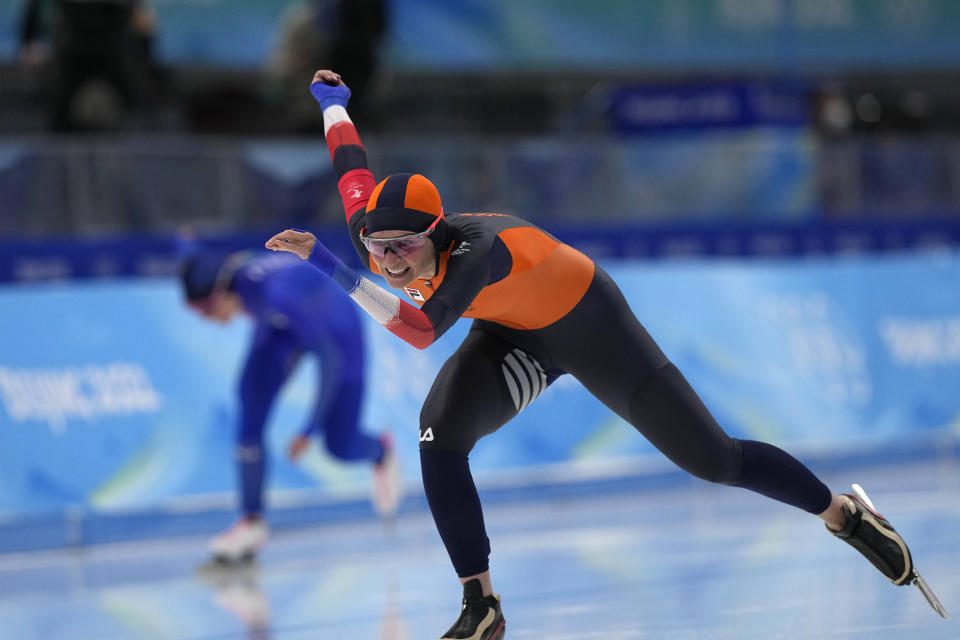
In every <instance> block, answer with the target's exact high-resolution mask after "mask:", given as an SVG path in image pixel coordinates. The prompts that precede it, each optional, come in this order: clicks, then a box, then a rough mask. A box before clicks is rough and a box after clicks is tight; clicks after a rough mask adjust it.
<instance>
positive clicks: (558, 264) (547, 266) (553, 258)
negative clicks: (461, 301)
mask: <svg viewBox="0 0 960 640" xmlns="http://www.w3.org/2000/svg"><path fill="white" fill-rule="evenodd" d="M499 236H500V239H501V240H503V242H504V244H506V245H507V248H508V249H509V250H510V254H511V255H512V257H513V268H512V269H511V271H510V275H508V276H507V277H506V278H504V279H503V280H501V281H499V282H496V283H494V284H492V285H490V286H488V287H486V288H485V289H484V290H483V291H481V292H480V295H478V296H477V298H476V299H475V300H474V303H473V304H472V305H471V308H470V309H469V310H468V313H466V314H464V315H466V316H467V317H471V318H482V319H484V320H490V321H492V322H498V323H500V324H503V325H506V326H508V327H513V328H516V329H541V328H543V327H545V326H547V325H549V324H552V323H554V322H556V321H557V320H559V319H560V318H562V317H563V316H565V315H566V314H567V313H569V312H570V311H571V310H572V309H573V308H574V307H575V306H576V305H577V303H578V302H580V300H581V298H583V295H584V294H585V293H586V292H587V289H588V288H589V287H590V283H591V282H592V281H593V274H594V269H595V267H594V264H593V261H592V260H591V259H590V258H588V257H587V256H585V255H584V254H582V253H580V252H579V251H577V250H576V249H574V248H573V247H571V246H569V245H566V244H563V243H560V242H558V241H556V240H554V239H553V238H551V237H550V236H549V235H547V234H546V233H544V232H543V231H541V230H539V229H537V228H534V227H514V228H511V229H505V230H504V231H501V232H500V234H499Z"/></svg>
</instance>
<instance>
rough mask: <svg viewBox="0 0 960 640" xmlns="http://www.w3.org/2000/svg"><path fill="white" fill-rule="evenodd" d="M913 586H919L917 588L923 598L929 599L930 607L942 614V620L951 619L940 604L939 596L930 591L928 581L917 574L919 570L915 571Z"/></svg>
mask: <svg viewBox="0 0 960 640" xmlns="http://www.w3.org/2000/svg"><path fill="white" fill-rule="evenodd" d="M911 582H912V583H913V584H915V585H917V588H918V589H920V593H922V594H923V597H924V598H926V599H927V602H929V603H930V606H931V607H933V610H934V611H936V612H937V613H939V614H940V617H941V618H949V617H950V614H949V613H947V610H946V609H944V608H943V605H942V604H940V601H939V600H937V596H936V595H934V593H933V591H932V590H931V589H930V585H928V584H927V581H926V580H924V579H923V577H922V576H921V575H920V574H919V573H917V570H916V569H914V570H913V580H912V581H911Z"/></svg>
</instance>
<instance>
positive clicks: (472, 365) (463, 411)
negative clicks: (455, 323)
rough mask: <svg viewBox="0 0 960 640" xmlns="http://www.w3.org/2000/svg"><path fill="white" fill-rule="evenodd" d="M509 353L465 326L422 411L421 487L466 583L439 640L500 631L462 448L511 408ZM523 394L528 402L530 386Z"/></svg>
mask: <svg viewBox="0 0 960 640" xmlns="http://www.w3.org/2000/svg"><path fill="white" fill-rule="evenodd" d="M512 351H513V347H512V345H509V344H507V343H505V342H504V341H503V340H501V339H499V338H496V337H494V336H491V335H488V334H486V333H484V332H482V331H471V332H470V334H469V335H468V337H467V339H466V340H465V341H464V343H463V344H462V345H461V346H460V348H459V349H457V351H456V352H455V353H454V354H453V355H452V356H451V357H450V358H449V359H448V360H447V362H446V363H445V364H444V366H443V368H442V369H441V370H440V373H439V374H438V375H437V379H436V380H435V381H434V384H433V387H432V388H431V390H430V393H429V394H428V396H427V399H426V401H425V402H424V405H423V410H422V411H421V415H420V465H421V472H422V475H423V487H424V491H425V493H426V496H427V502H428V503H429V505H430V511H431V513H432V514H433V518H434V522H435V523H436V525H437V531H438V532H439V534H440V538H441V539H442V540H443V544H444V546H445V547H446V549H447V553H448V554H449V556H450V560H451V562H452V563H453V567H454V569H455V570H456V572H457V576H458V577H459V578H460V581H461V583H462V584H463V585H464V593H463V598H464V606H463V607H462V609H461V613H460V617H459V619H458V620H457V621H456V622H455V623H454V625H453V626H452V627H451V628H450V629H449V630H448V631H447V633H446V634H444V636H443V638H444V639H450V640H453V639H456V638H478V639H482V640H493V639H495V638H499V637H501V636H502V634H503V628H504V622H503V614H502V613H501V611H500V602H499V597H498V596H496V595H495V594H493V585H492V582H491V578H490V572H489V555H490V542H489V540H488V538H487V534H486V529H485V526H484V521H483V510H482V507H481V504H480V497H479V495H478V494H477V489H476V486H475V485H474V482H473V477H472V475H471V473H470V464H469V460H468V453H469V451H470V450H471V449H472V448H473V445H474V444H475V443H476V441H477V440H478V439H479V438H480V437H482V436H484V435H486V434H488V433H491V432H493V431H495V430H496V429H498V428H499V427H500V426H502V425H503V424H504V423H506V422H507V421H508V420H509V419H510V418H512V417H513V416H515V415H516V414H517V406H516V405H515V404H514V401H513V400H512V396H511V393H510V390H509V389H508V387H507V383H506V381H505V379H504V372H503V369H502V368H501V367H502V366H503V363H504V358H505V357H507V356H508V354H510V353H511V352H512ZM528 386H529V385H528ZM541 390H542V389H541ZM527 392H528V395H530V396H531V397H530V398H529V399H531V400H532V396H533V393H532V389H528V390H527Z"/></svg>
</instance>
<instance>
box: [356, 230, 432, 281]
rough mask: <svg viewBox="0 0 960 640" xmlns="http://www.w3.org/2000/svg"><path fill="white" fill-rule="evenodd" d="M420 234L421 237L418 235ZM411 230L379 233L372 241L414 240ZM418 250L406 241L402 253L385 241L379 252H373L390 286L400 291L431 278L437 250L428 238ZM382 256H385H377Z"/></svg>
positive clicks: (401, 246) (380, 245)
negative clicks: (415, 282)
mask: <svg viewBox="0 0 960 640" xmlns="http://www.w3.org/2000/svg"><path fill="white" fill-rule="evenodd" d="M416 235H420V234H416ZM412 237H413V235H412V234H411V233H410V232H409V231H402V230H394V231H377V232H376V233H371V234H370V236H369V238H370V239H371V240H373V241H377V240H380V241H386V240H395V239H398V238H404V239H405V238H412ZM423 240H424V242H421V243H419V244H418V246H416V247H412V246H411V245H410V243H408V242H407V241H406V240H404V241H403V242H401V243H400V244H399V247H400V250H394V249H393V248H392V246H391V244H390V243H386V242H381V243H379V247H377V248H378V250H377V251H371V252H370V258H371V259H372V260H373V262H374V263H375V264H376V265H377V268H379V269H380V273H382V274H383V277H384V279H386V281H387V284H388V285H390V286H391V287H393V288H394V289H399V288H401V287H405V286H406V285H408V284H410V283H411V282H413V281H414V280H417V279H418V278H420V279H429V278H432V277H433V276H434V273H435V270H436V250H435V249H434V248H433V242H431V241H430V240H429V238H426V237H424V238H423ZM378 253H382V255H377V254H378Z"/></svg>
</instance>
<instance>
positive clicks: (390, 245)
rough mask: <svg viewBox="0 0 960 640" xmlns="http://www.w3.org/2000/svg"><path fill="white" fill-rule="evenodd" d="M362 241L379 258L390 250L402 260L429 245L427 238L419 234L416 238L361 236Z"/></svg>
mask: <svg viewBox="0 0 960 640" xmlns="http://www.w3.org/2000/svg"><path fill="white" fill-rule="evenodd" d="M360 240H361V241H362V242H363V246H365V247H366V248H367V251H369V252H370V253H372V254H373V255H375V256H377V257H378V258H382V257H383V256H384V255H386V253H387V250H388V249H389V250H390V251H393V252H394V253H395V254H397V255H398V256H400V257H401V258H402V257H404V256H407V255H410V254H411V253H413V252H414V251H416V250H417V249H419V248H420V247H422V246H423V245H425V244H427V238H426V236H425V235H423V234H419V233H418V234H417V235H415V236H401V237H399V238H367V237H364V236H360Z"/></svg>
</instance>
